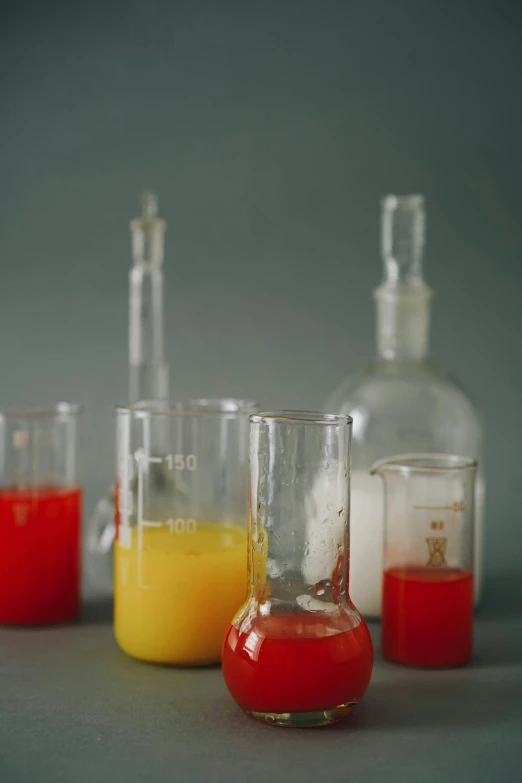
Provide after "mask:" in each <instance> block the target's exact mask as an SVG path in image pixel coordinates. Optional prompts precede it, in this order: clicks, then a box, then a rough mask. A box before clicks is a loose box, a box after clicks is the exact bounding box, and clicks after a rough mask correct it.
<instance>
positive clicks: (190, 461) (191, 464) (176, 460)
mask: <svg viewBox="0 0 522 783" xmlns="http://www.w3.org/2000/svg"><path fill="white" fill-rule="evenodd" d="M165 462H166V463H167V467H168V469H169V470H197V467H198V460H197V457H196V455H195V454H187V455H185V454H168V455H167V456H166V457H165Z"/></svg>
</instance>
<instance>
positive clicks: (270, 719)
mask: <svg viewBox="0 0 522 783" xmlns="http://www.w3.org/2000/svg"><path fill="white" fill-rule="evenodd" d="M356 706H357V702H355V701H351V702H347V703H346V704H339V706H338V707H332V708H331V709H329V710H314V711H313V712H256V711H255V710H245V712H246V714H247V715H250V717H251V718H255V719H256V720H259V721H261V722H262V723H268V724H269V726H286V728H290V729H311V728H313V727H314V726H329V725H330V724H331V723H337V722H338V721H340V720H342V719H343V718H345V717H346V716H347V715H349V714H350V712H351V711H352V710H353V708H354V707H356Z"/></svg>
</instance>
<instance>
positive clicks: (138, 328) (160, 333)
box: [129, 191, 169, 402]
mask: <svg viewBox="0 0 522 783" xmlns="http://www.w3.org/2000/svg"><path fill="white" fill-rule="evenodd" d="M157 213H158V200H157V198H156V196H155V195H154V193H151V192H150V191H145V192H144V193H143V194H142V215H141V216H140V217H137V218H134V220H131V222H130V230H131V235H132V258H133V261H134V265H133V267H132V268H131V270H130V273H129V400H130V402H138V401H140V400H161V399H167V398H168V396H169V374H168V365H167V363H166V362H165V356H164V331H165V330H164V320H163V271H162V264H163V256H164V249H165V228H166V224H165V221H164V220H162V219H161V218H159V217H158V214H157Z"/></svg>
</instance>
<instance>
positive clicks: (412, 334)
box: [323, 195, 484, 617]
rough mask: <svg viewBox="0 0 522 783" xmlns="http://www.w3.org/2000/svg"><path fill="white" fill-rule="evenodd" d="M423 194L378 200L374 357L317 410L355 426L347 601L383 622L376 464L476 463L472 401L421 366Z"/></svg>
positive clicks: (480, 503)
mask: <svg viewBox="0 0 522 783" xmlns="http://www.w3.org/2000/svg"><path fill="white" fill-rule="evenodd" d="M424 235H425V213H424V200H423V197H422V196H419V195H410V196H393V195H390V196H387V197H386V198H385V199H384V200H383V202H382V255H383V260H384V279H383V282H382V284H381V285H380V286H379V287H378V288H377V290H376V291H375V300H376V305H377V353H378V355H377V359H376V360H375V361H374V362H372V363H370V364H368V365H367V366H365V367H363V368H361V369H360V370H359V371H357V372H355V373H354V374H353V375H352V376H350V377H349V378H348V379H347V380H346V381H345V382H344V383H343V384H342V385H341V386H340V388H339V389H338V390H337V391H336V392H335V393H334V394H333V395H332V396H331V397H330V398H329V399H328V400H327V401H326V402H325V404H324V406H323V409H324V410H326V411H329V412H332V413H337V412H338V413H345V414H348V415H350V416H352V418H353V441H354V443H353V445H354V448H353V470H352V510H351V546H352V564H351V572H350V595H351V596H352V598H353V600H354V601H355V603H356V604H357V606H358V607H359V609H360V610H361V612H362V613H363V614H364V615H365V616H366V615H368V616H372V617H379V616H380V614H381V574H382V552H383V518H384V517H383V514H384V502H383V490H382V485H381V481H380V480H379V479H378V477H376V476H372V475H370V468H371V466H372V465H373V464H374V462H376V461H377V460H379V459H382V458H385V457H388V456H390V455H393V454H401V453H407V452H436V453H446V454H465V455H466V456H469V457H472V458H474V459H477V460H478V461H479V464H482V463H481V459H482V422H481V417H480V415H479V413H478V412H477V409H476V407H475V405H474V404H473V402H472V401H471V400H470V399H469V397H468V396H467V394H466V393H465V392H464V391H463V389H462V388H461V387H460V385H459V383H458V382H457V381H455V379H453V378H451V377H450V376H449V375H448V374H447V373H446V372H445V371H444V370H443V369H442V368H441V367H439V366H437V365H435V364H433V363H432V362H431V361H430V360H429V358H428V336H429V324H430V301H431V289H430V288H429V287H428V286H427V285H426V283H425V282H424V279H423V274H422V251H423V246H424ZM476 494H477V497H476V516H475V527H476V529H475V556H474V557H475V598H476V600H477V601H478V599H479V598H480V593H481V588H482V581H483V569H482V545H483V519H484V476H483V474H482V473H479V475H478V477H477V482H476Z"/></svg>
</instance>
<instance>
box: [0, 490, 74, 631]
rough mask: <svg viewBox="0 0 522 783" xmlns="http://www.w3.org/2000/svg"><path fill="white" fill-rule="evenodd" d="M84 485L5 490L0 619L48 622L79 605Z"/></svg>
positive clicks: (0, 493) (1, 494) (0, 521)
mask: <svg viewBox="0 0 522 783" xmlns="http://www.w3.org/2000/svg"><path fill="white" fill-rule="evenodd" d="M81 499H82V496H81V490H79V489H46V488H41V489H31V490H16V489H4V490H0V623H5V624H11V625H44V624H48V623H59V622H63V621H65V620H71V619H72V618H74V617H76V616H77V615H78V612H79V609H80V519H81Z"/></svg>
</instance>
